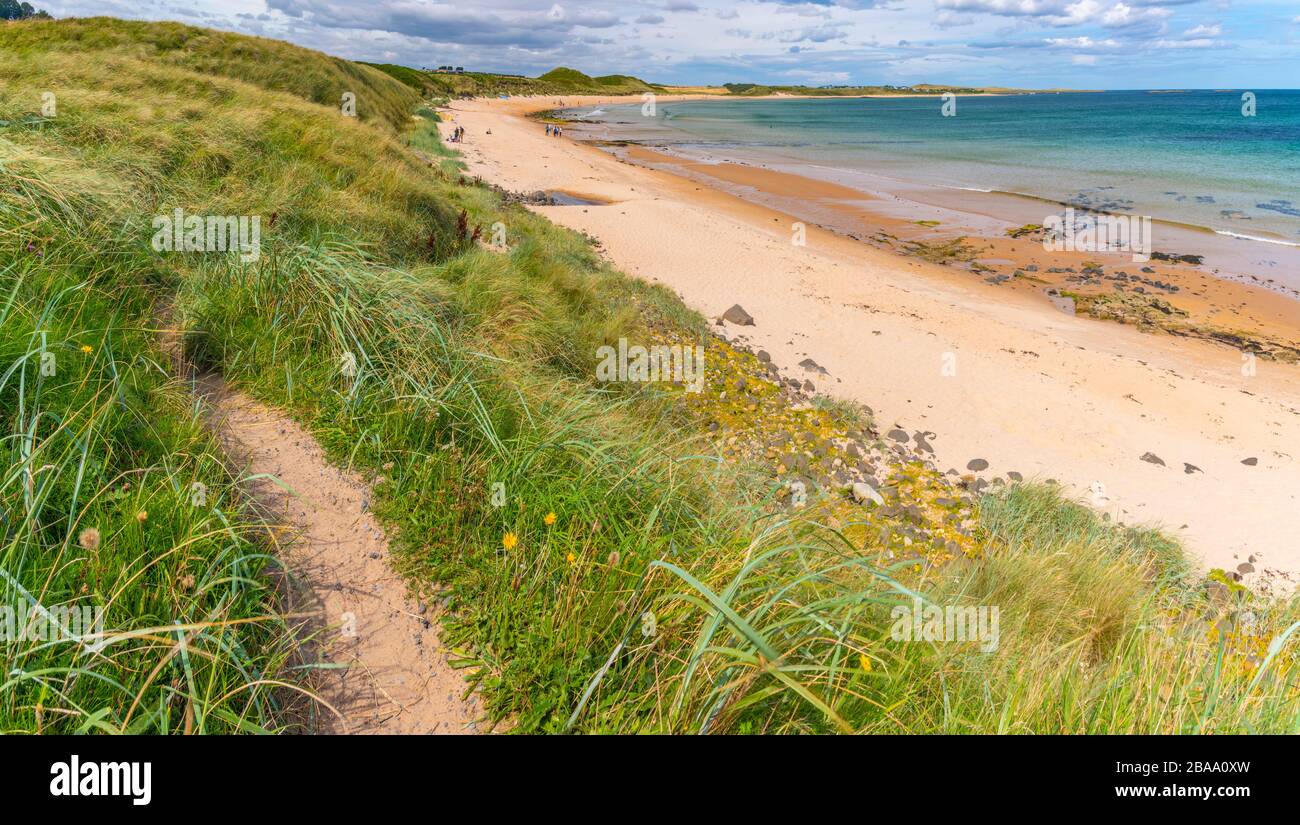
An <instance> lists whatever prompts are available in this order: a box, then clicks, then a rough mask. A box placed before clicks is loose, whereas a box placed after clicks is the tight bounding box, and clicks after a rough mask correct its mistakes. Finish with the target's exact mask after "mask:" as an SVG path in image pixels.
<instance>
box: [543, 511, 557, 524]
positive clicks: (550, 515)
mask: <svg viewBox="0 0 1300 825" xmlns="http://www.w3.org/2000/svg"><path fill="white" fill-rule="evenodd" d="M542 521H544V522H546V526H547V527H550V526H551V525H552V524H554V523H555V513H547V514H546V517H545V518H543V519H542Z"/></svg>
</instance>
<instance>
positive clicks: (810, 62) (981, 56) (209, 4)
mask: <svg viewBox="0 0 1300 825" xmlns="http://www.w3.org/2000/svg"><path fill="white" fill-rule="evenodd" d="M35 5H37V6H38V7H42V8H45V9H47V10H49V11H50V12H51V13H52V14H54V15H55V16H56V17H65V16H87V15H94V14H107V15H112V16H115V17H131V18H143V19H151V20H180V21H183V22H188V23H194V24H196V25H205V26H212V27H215V28H221V29H229V30H232V31H239V32H245V33H249V34H259V35H263V36H266V37H274V38H278V39H283V40H289V41H291V42H294V43H298V44H301V45H304V46H309V47H312V48H316V49H320V50H322V51H326V52H329V53H331V54H336V55H340V56H342V57H348V58H352V59H356V60H371V61H383V62H392V63H402V64H406V65H410V66H437V65H441V64H444V63H452V64H456V65H463V66H465V67H467V68H473V69H481V70H485V71H504V72H513V73H518V74H537V73H540V72H543V71H546V70H548V69H550V68H553V67H554V66H557V65H565V66H572V67H574V68H577V69H581V70H583V71H585V72H588V73H590V74H607V73H613V72H619V73H629V74H636V75H639V76H641V77H643V78H645V79H647V80H652V81H656V82H660V83H679V84H686V83H724V82H730V81H738V82H739V81H756V82H767V83H785V84H808V85H822V84H846V83H847V84H852V83H870V84H874V83H881V84H884V83H888V84H895V85H907V84H912V83H950V84H968V85H998V86H1018V87H1040V88H1041V87H1048V86H1062V87H1071V88H1090V89H1096V88H1104V89H1133V88H1242V89H1254V88H1300V1H1298V0H812V2H796V0H585V1H584V2H566V1H565V0H462V2H456V3H443V2H431V1H429V0H372V1H371V2H359V1H358V0H187V1H186V0H67V1H66V2H62V1H60V2H45V3H35Z"/></svg>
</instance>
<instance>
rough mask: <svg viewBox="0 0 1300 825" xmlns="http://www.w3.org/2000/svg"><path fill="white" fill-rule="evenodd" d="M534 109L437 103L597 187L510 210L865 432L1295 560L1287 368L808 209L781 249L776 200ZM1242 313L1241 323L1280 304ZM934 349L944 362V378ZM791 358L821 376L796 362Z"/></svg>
mask: <svg viewBox="0 0 1300 825" xmlns="http://www.w3.org/2000/svg"><path fill="white" fill-rule="evenodd" d="M575 99H576V98H568V99H567V100H569V101H571V100H575ZM581 100H583V101H584V102H585V103H586V105H599V104H601V103H603V102H628V100H627V98H614V97H606V98H594V99H593V98H585V99H581ZM551 104H552V100H551V99H550V98H546V99H537V98H527V99H520V98H515V99H510V100H490V101H485V100H474V101H455V102H453V103H452V104H451V105H450V107H449V109H448V111H447V114H448V116H449V117H450V118H452V119H454V120H455V122H457V123H460V124H461V125H464V126H465V127H466V128H467V134H468V141H467V142H466V143H465V144H464V145H462V146H460V147H459V148H460V149H461V150H462V152H463V156H464V160H465V161H466V162H467V164H468V165H469V168H470V173H471V174H477V175H481V176H482V177H484V178H485V179H488V180H491V181H493V182H495V183H497V184H500V185H502V186H504V187H506V188H508V189H512V190H514V191H525V192H529V191H538V190H542V191H563V192H569V193H573V194H574V195H577V196H579V197H582V198H587V199H591V200H593V201H597V202H600V203H601V204H603V205H599V206H596V205H590V204H588V205H574V206H545V207H531V208H533V209H534V210H535V211H537V212H539V213H541V214H545V215H546V216H547V217H549V218H550V219H552V220H554V221H556V222H558V223H560V224H562V225H565V226H569V227H570V228H573V229H576V230H579V231H582V232H585V233H587V234H589V235H591V236H593V237H595V238H598V239H599V240H600V242H601V245H602V248H603V250H604V251H605V253H606V256H607V257H608V258H609V259H610V260H611V262H612V263H613V264H614V265H616V266H618V267H619V268H620V269H622V270H623V271H624V272H626V273H628V274H629V275H632V276H636V277H641V278H643V279H645V280H648V281H652V282H658V283H662V284H665V285H667V286H669V287H670V288H672V289H673V290H674V291H676V292H677V293H678V294H679V295H680V296H681V297H682V299H683V300H684V301H685V302H686V304H687V305H688V306H691V307H692V308H694V309H696V310H698V311H700V312H701V313H703V314H704V315H706V316H708V317H710V318H712V317H716V316H718V315H720V314H721V313H722V312H723V311H724V310H725V309H726V308H727V307H728V306H730V305H731V304H733V303H739V304H741V305H742V306H743V307H744V308H745V309H746V310H747V311H748V312H749V313H750V314H752V315H753V316H754V318H755V319H756V326H747V327H734V326H727V327H717V328H716V329H718V330H719V331H720V332H722V333H723V334H724V335H725V336H726V337H728V338H729V339H732V340H735V341H737V342H739V343H743V344H745V345H747V346H752V347H754V348H762V349H764V350H767V351H768V352H769V353H770V354H771V357H772V360H773V362H774V363H776V364H777V365H778V366H779V367H781V368H782V370H783V372H785V373H788V374H790V375H793V376H796V377H800V378H808V379H811V380H812V381H814V382H815V384H816V387H817V391H818V392H819V393H825V394H827V395H832V396H836V397H844V398H851V399H855V400H858V401H861V402H862V403H865V404H867V405H868V406H870V407H871V408H872V409H873V410H874V411H875V413H876V420H877V423H878V425H879V426H880V427H881V429H882V431H883V430H884V429H887V428H889V427H890V426H902V427H904V428H906V429H912V430H920V431H926V432H935V433H937V435H935V436H934V437H933V438H932V439H930V440H931V443H932V444H933V445H934V449H935V451H936V460H938V461H939V462H940V463H941V465H942V466H943V467H953V468H955V469H957V470H958V471H960V470H961V468H963V467H965V465H966V463H967V462H968V461H970V460H972V459H976V458H980V459H984V460H987V461H989V463H990V464H991V468H990V472H991V473H995V474H1005V473H1007V472H1011V471H1015V472H1017V473H1018V474H1020V475H1023V476H1024V477H1025V478H1029V479H1033V478H1038V479H1040V480H1042V479H1049V478H1050V479H1056V480H1059V481H1060V482H1061V483H1062V485H1063V486H1064V487H1065V488H1066V490H1067V492H1069V493H1070V494H1072V495H1074V496H1076V497H1080V498H1084V499H1087V500H1089V501H1090V502H1091V503H1092V504H1093V505H1094V506H1095V507H1096V509H1099V510H1101V511H1103V512H1105V513H1107V514H1109V515H1110V516H1111V517H1112V518H1113V519H1115V520H1117V521H1122V522H1123V523H1126V524H1160V525H1163V526H1164V527H1166V529H1168V530H1169V531H1170V532H1171V534H1173V535H1175V536H1177V537H1179V538H1181V539H1182V540H1183V541H1184V544H1185V546H1186V547H1187V549H1188V551H1189V553H1190V555H1191V556H1192V557H1193V558H1194V559H1195V560H1197V561H1198V562H1199V563H1200V564H1201V565H1203V566H1204V567H1206V568H1222V569H1225V570H1229V571H1231V570H1235V569H1236V567H1237V565H1238V564H1239V563H1243V562H1245V561H1246V559H1247V557H1248V556H1256V557H1257V561H1258V563H1257V564H1256V567H1258V568H1259V569H1260V571H1261V573H1260V574H1256V575H1263V574H1264V573H1265V571H1268V573H1269V574H1270V575H1275V576H1276V577H1277V580H1278V581H1281V582H1284V583H1286V582H1293V578H1292V576H1293V574H1295V573H1296V572H1297V571H1300V550H1297V549H1295V548H1294V547H1293V543H1292V542H1291V537H1292V536H1293V535H1294V534H1295V532H1296V531H1297V530H1300V507H1298V506H1297V497H1296V496H1297V493H1296V491H1297V490H1300V465H1297V463H1296V460H1295V456H1293V455H1292V454H1291V453H1290V452H1288V449H1289V448H1293V447H1294V445H1295V444H1297V443H1300V368H1297V367H1293V366H1289V365H1285V364H1275V363H1272V362H1268V361H1264V360H1263V359H1260V361H1259V363H1258V365H1257V368H1256V370H1255V372H1254V373H1253V374H1251V375H1249V376H1246V375H1243V370H1242V366H1243V365H1242V359H1241V356H1240V353H1238V352H1235V351H1233V350H1232V349H1229V348H1228V347H1224V346H1223V345H1221V344H1214V343H1210V342H1203V341H1196V340H1187V339H1176V338H1174V337H1173V336H1167V335H1152V334H1147V333H1143V332H1140V331H1139V330H1137V329H1135V328H1133V327H1126V326H1122V325H1118V324H1115V323H1109V322H1100V321H1096V320H1092V319H1090V318H1086V317H1082V316H1076V317H1072V316H1069V315H1067V314H1065V313H1063V312H1061V311H1060V310H1059V309H1057V308H1056V307H1055V306H1054V305H1053V304H1052V302H1051V301H1049V300H1047V298H1046V297H1045V296H1044V295H1043V294H1042V285H1041V284H1033V283H1032V282H1028V281H1027V282H1025V283H1024V284H1019V283H1017V284H1016V285H1015V286H1014V287H1012V288H1007V287H1006V286H1005V285H999V286H993V285H990V284H986V283H984V281H983V279H982V278H978V279H977V278H972V276H971V274H970V272H966V271H958V270H955V269H954V268H952V267H945V266H940V265H937V264H934V263H932V262H930V261H927V260H923V259H919V258H916V257H907V256H902V255H899V254H897V253H896V252H894V251H893V250H890V249H885V248H879V247H876V246H873V245H871V244H868V243H863V242H861V241H857V240H853V239H852V238H849V237H846V236H843V235H840V234H837V233H835V232H831V231H826V230H823V229H820V228H818V227H816V226H809V227H808V229H807V242H806V246H804V247H797V246H793V245H792V244H791V241H790V221H791V220H792V216H791V215H790V214H789V213H788V212H784V211H782V210H780V209H777V208H773V207H770V206H766V205H762V204H758V203H754V202H751V201H748V200H745V199H742V198H740V197H738V196H736V195H735V194H733V193H729V192H727V191H724V190H723V189H721V188H718V187H714V186H706V185H705V184H704V183H701V182H699V181H695V180H691V179H688V178H684V177H681V176H679V175H676V174H673V173H671V172H667V171H661V170H655V169H648V168H644V167H642V166H637V165H633V164H632V163H629V162H625V161H621V160H619V159H617V158H615V157H613V156H611V155H609V154H608V153H606V152H604V151H602V150H600V149H598V148H596V147H593V146H589V145H585V144H581V143H577V142H574V141H570V140H566V139H555V138H547V137H546V136H545V135H544V133H543V132H542V131H541V126H540V124H538V123H537V122H536V121H531V120H529V119H527V117H526V115H527V114H529V113H530V112H531V111H536V110H540V109H546V108H549V107H550V106H551ZM566 105H572V104H569V103H567V102H566ZM579 105H582V104H579ZM445 126H446V125H445ZM489 130H490V132H491V134H488V132H489ZM1038 247H1039V249H1040V250H1041V244H1038ZM1188 277H1189V281H1190V282H1195V283H1193V285H1194V286H1196V287H1197V290H1198V291H1205V290H1209V289H1210V288H1214V289H1213V290H1211V291H1212V292H1213V293H1214V297H1216V298H1217V297H1218V296H1220V295H1222V294H1223V293H1222V292H1220V291H1221V290H1229V291H1232V290H1250V291H1251V293H1252V295H1250V296H1247V298H1246V299H1243V298H1242V295H1243V293H1241V292H1236V293H1234V294H1232V295H1229V296H1228V298H1229V299H1230V301H1231V302H1225V303H1224V305H1223V306H1221V307H1219V309H1220V311H1221V313H1222V314H1224V315H1226V316H1232V315H1234V314H1237V315H1240V314H1241V312H1242V310H1243V307H1244V305H1245V304H1252V305H1254V304H1259V303H1260V302H1259V301H1257V300H1256V299H1257V298H1260V297H1261V294H1262V295H1266V296H1270V297H1271V298H1272V299H1273V300H1274V301H1278V302H1281V301H1285V302H1286V305H1292V304H1296V302H1294V301H1291V300H1290V299H1283V298H1282V297H1281V296H1277V295H1275V294H1273V293H1269V292H1267V291H1266V290H1263V289H1259V288H1255V287H1244V286H1242V285H1239V284H1234V283H1233V282H1230V281H1217V280H1215V279H1212V277H1211V276H1210V275H1208V274H1204V273H1197V274H1195V275H1189V276H1188ZM1200 282H1204V283H1203V284H1202V283H1200ZM1008 283H1009V282H1008ZM1025 287H1031V288H1025ZM1216 290H1217V291H1216ZM1191 293H1192V290H1191V289H1190V288H1189V289H1188V290H1186V294H1187V295H1188V296H1189V297H1195V296H1192V295H1191ZM1180 294H1181V293H1180ZM1204 300H1206V301H1207V302H1209V301H1210V300H1211V299H1210V298H1205V299H1204ZM1263 303H1264V304H1267V302H1266V301H1265V302H1263ZM1279 306H1281V305H1279ZM1274 308H1275V309H1277V307H1274ZM1246 309H1247V311H1248V312H1250V313H1253V314H1254V315H1255V316H1260V317H1259V321H1260V323H1275V324H1276V323H1283V322H1284V321H1286V319H1281V320H1279V319H1277V318H1273V317H1272V316H1269V315H1267V314H1266V313H1265V312H1264V311H1263V310H1260V309H1258V308H1256V307H1254V306H1252V307H1246ZM1206 311H1207V312H1208V309H1207V310H1206ZM1278 311H1284V310H1281V309H1278ZM1286 322H1289V321H1286ZM1292 328H1293V329H1294V327H1292ZM949 356H950V357H951V360H952V361H953V362H954V363H955V366H956V369H955V370H954V371H953V373H952V374H950V375H945V374H944V371H943V369H942V368H941V364H942V363H943V362H944V359H945V358H946V357H949ZM804 358H811V359H813V360H814V361H816V363H817V364H818V365H820V366H821V367H822V368H824V369H825V370H826V374H821V373H813V372H808V371H804V370H802V369H801V368H800V367H799V366H798V364H799V362H800V360H801V359H804ZM1145 455H1151V456H1153V457H1154V456H1158V457H1159V459H1158V460H1159V461H1161V462H1163V463H1160V464H1157V463H1154V462H1152V461H1150V460H1144V459H1143V456H1145ZM1251 459H1253V460H1254V461H1253V463H1250V464H1248V463H1243V462H1247V461H1250V460H1251ZM1184 465H1186V466H1184ZM1247 584H1248V585H1250V584H1251V582H1250V581H1249V579H1248V581H1247ZM1284 586H1286V585H1284Z"/></svg>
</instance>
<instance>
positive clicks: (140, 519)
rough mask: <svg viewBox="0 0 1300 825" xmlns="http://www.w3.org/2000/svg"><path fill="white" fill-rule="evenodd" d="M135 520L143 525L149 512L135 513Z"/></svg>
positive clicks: (147, 518)
mask: <svg viewBox="0 0 1300 825" xmlns="http://www.w3.org/2000/svg"><path fill="white" fill-rule="evenodd" d="M135 520H136V521H138V522H140V523H141V524H144V523H145V522H146V521H148V520H149V511H148V510H141V511H140V512H138V513H136V514H135Z"/></svg>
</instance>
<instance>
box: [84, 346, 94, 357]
mask: <svg viewBox="0 0 1300 825" xmlns="http://www.w3.org/2000/svg"><path fill="white" fill-rule="evenodd" d="M81 351H82V352H84V353H86V354H87V355H90V354H91V353H92V352H94V351H95V348H94V347H92V346H91V345H89V344H83V345H82V346H81Z"/></svg>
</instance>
